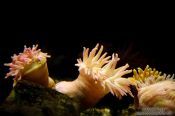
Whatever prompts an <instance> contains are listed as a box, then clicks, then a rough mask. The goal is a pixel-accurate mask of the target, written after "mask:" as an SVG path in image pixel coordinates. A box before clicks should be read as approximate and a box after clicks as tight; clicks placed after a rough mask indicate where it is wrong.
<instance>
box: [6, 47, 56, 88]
mask: <svg viewBox="0 0 175 116" xmlns="http://www.w3.org/2000/svg"><path fill="white" fill-rule="evenodd" d="M37 47H38V45H36V46H35V45H33V47H32V48H30V47H29V48H27V47H26V46H24V51H23V52H22V53H19V54H18V55H16V54H14V55H13V56H12V62H11V63H6V64H5V66H9V67H10V72H9V73H7V75H6V78H8V77H9V76H13V77H14V85H15V84H16V83H17V81H19V80H21V79H25V80H30V81H33V82H37V83H39V84H41V85H43V86H46V87H53V86H54V81H53V80H52V79H51V78H50V77H49V74H48V68H47V57H50V56H49V55H47V53H43V52H41V50H40V49H37Z"/></svg>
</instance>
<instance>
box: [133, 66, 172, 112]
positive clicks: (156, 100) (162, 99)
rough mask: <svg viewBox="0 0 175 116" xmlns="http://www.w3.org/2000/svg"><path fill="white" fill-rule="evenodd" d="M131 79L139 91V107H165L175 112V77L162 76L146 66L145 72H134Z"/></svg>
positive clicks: (139, 70)
mask: <svg viewBox="0 0 175 116" xmlns="http://www.w3.org/2000/svg"><path fill="white" fill-rule="evenodd" d="M133 72H134V75H133V77H132V78H130V81H131V83H133V84H134V85H135V86H136V87H137V89H138V99H139V106H140V108H142V107H164V108H168V109H170V110H172V111H173V110H175V81H174V79H173V78H174V75H172V76H170V75H166V74H163V75H162V74H161V72H159V71H157V70H156V69H152V68H149V66H146V68H145V69H144V70H142V69H141V68H138V71H136V70H133Z"/></svg>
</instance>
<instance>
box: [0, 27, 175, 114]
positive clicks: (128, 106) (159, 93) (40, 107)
mask: <svg viewBox="0 0 175 116" xmlns="http://www.w3.org/2000/svg"><path fill="white" fill-rule="evenodd" d="M156 35H157V34H153V35H152V34H147V35H146V33H140V34H133V33H125V32H122V33H119V32H115V31H83V30H81V31H80V30H79V32H76V31H68V32H64V31H60V32H10V33H9V32H7V33H4V35H3V41H1V43H0V116H12V115H13V116H14V115H17V116H173V115H175V77H174V74H175V70H174V69H175V57H174V55H173V54H174V43H173V40H172V39H167V37H168V36H167V35H166V34H165V35H164V34H162V35H161V34H159V35H158V36H156ZM158 38H161V39H158ZM162 38H163V39H162Z"/></svg>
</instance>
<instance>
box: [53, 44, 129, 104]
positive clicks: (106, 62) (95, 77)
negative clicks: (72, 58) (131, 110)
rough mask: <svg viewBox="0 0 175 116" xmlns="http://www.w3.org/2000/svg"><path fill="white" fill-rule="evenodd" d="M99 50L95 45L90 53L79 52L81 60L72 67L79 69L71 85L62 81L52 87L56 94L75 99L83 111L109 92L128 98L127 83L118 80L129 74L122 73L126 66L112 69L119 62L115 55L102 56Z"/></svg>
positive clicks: (86, 49) (101, 49)
mask: <svg viewBox="0 0 175 116" xmlns="http://www.w3.org/2000/svg"><path fill="white" fill-rule="evenodd" d="M102 52H103V46H101V47H99V44H97V45H96V46H95V48H93V49H92V50H91V51H90V52H89V48H85V47H84V50H83V58H82V59H78V60H77V62H78V63H77V64H75V65H76V66H78V67H79V69H78V70H79V76H78V78H77V79H75V80H74V81H69V82H68V81H62V82H59V83H57V84H56V86H55V89H56V90H57V91H58V92H61V93H63V94H66V95H68V96H69V97H72V98H77V99H78V100H79V101H80V102H81V103H82V104H83V105H84V106H85V107H90V106H93V105H95V104H96V103H97V102H98V101H99V100H100V99H101V98H103V97H104V96H105V95H106V94H108V93H109V92H111V93H112V94H113V95H116V96H117V97H118V98H122V96H124V95H127V93H128V94H130V95H132V93H131V91H130V88H129V86H130V84H131V83H130V81H129V80H128V79H126V78H122V77H123V75H125V74H128V73H130V72H131V70H126V69H127V68H128V67H129V65H128V64H126V65H124V66H121V67H119V68H116V65H117V62H118V61H119V57H118V54H113V55H112V58H111V56H107V52H106V53H103V54H102Z"/></svg>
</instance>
